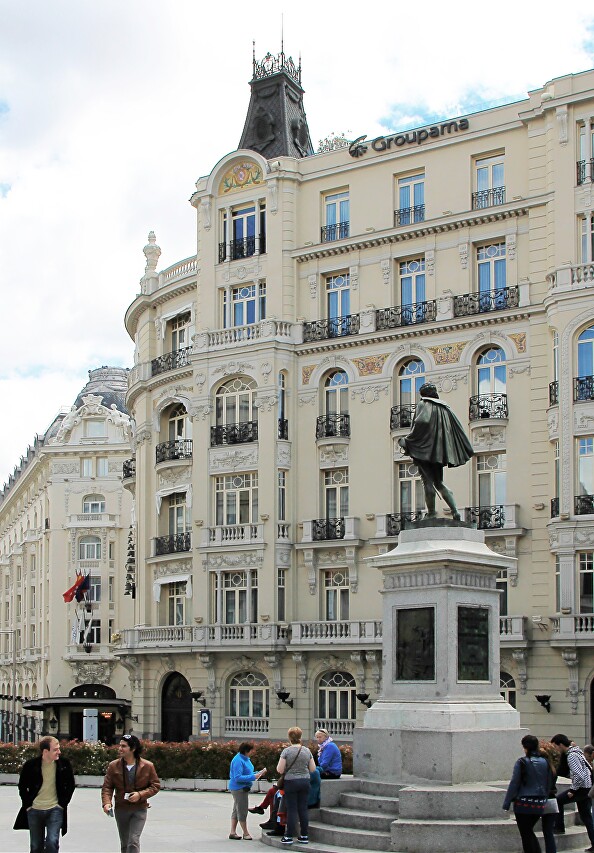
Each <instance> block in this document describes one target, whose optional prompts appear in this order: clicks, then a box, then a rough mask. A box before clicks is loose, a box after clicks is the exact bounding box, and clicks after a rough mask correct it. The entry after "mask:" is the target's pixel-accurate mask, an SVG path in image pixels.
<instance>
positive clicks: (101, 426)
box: [84, 418, 107, 438]
mask: <svg viewBox="0 0 594 853" xmlns="http://www.w3.org/2000/svg"><path fill="white" fill-rule="evenodd" d="M84 423H85V435H86V436H87V438H105V436H106V435H107V430H106V426H105V420H103V419H101V420H99V419H96V418H93V419H89V418H87V419H86V420H85V422H84Z"/></svg>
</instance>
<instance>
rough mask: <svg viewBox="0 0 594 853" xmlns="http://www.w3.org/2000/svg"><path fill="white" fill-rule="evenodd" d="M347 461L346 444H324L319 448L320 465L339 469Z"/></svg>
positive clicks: (347, 451) (347, 450)
mask: <svg viewBox="0 0 594 853" xmlns="http://www.w3.org/2000/svg"><path fill="white" fill-rule="evenodd" d="M348 461H349V446H348V444H325V445H323V446H322V447H320V465H321V466H323V467H324V468H328V467H338V468H341V467H342V466H343V465H345V464H347V463H348Z"/></svg>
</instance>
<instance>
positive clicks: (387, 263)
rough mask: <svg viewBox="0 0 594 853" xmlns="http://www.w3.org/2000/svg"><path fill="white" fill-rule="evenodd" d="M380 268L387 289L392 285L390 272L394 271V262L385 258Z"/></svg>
mask: <svg viewBox="0 0 594 853" xmlns="http://www.w3.org/2000/svg"><path fill="white" fill-rule="evenodd" d="M380 267H381V271H382V278H383V280H384V284H385V285H386V287H387V286H388V285H389V284H390V271H391V269H392V261H391V260H390V258H384V260H383V261H381V262H380Z"/></svg>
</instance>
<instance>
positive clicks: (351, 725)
mask: <svg viewBox="0 0 594 853" xmlns="http://www.w3.org/2000/svg"><path fill="white" fill-rule="evenodd" d="M355 725H356V720H322V719H317V718H316V719H315V720H314V730H315V731H319V730H320V729H326V731H327V732H328V734H329V735H330V737H332V738H338V739H339V740H345V739H347V738H348V739H349V740H350V739H351V738H352V737H353V732H354V731H355Z"/></svg>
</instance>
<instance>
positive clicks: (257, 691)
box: [229, 672, 270, 719]
mask: <svg viewBox="0 0 594 853" xmlns="http://www.w3.org/2000/svg"><path fill="white" fill-rule="evenodd" d="M269 715H270V688H269V686H268V679H267V678H266V677H265V676H264V675H262V674H261V673H260V672H240V673H238V674H237V675H234V676H233V678H232V679H231V681H230V682H229V716H230V717H245V718H248V719H251V718H256V719H263V718H267V717H268V716H269Z"/></svg>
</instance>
